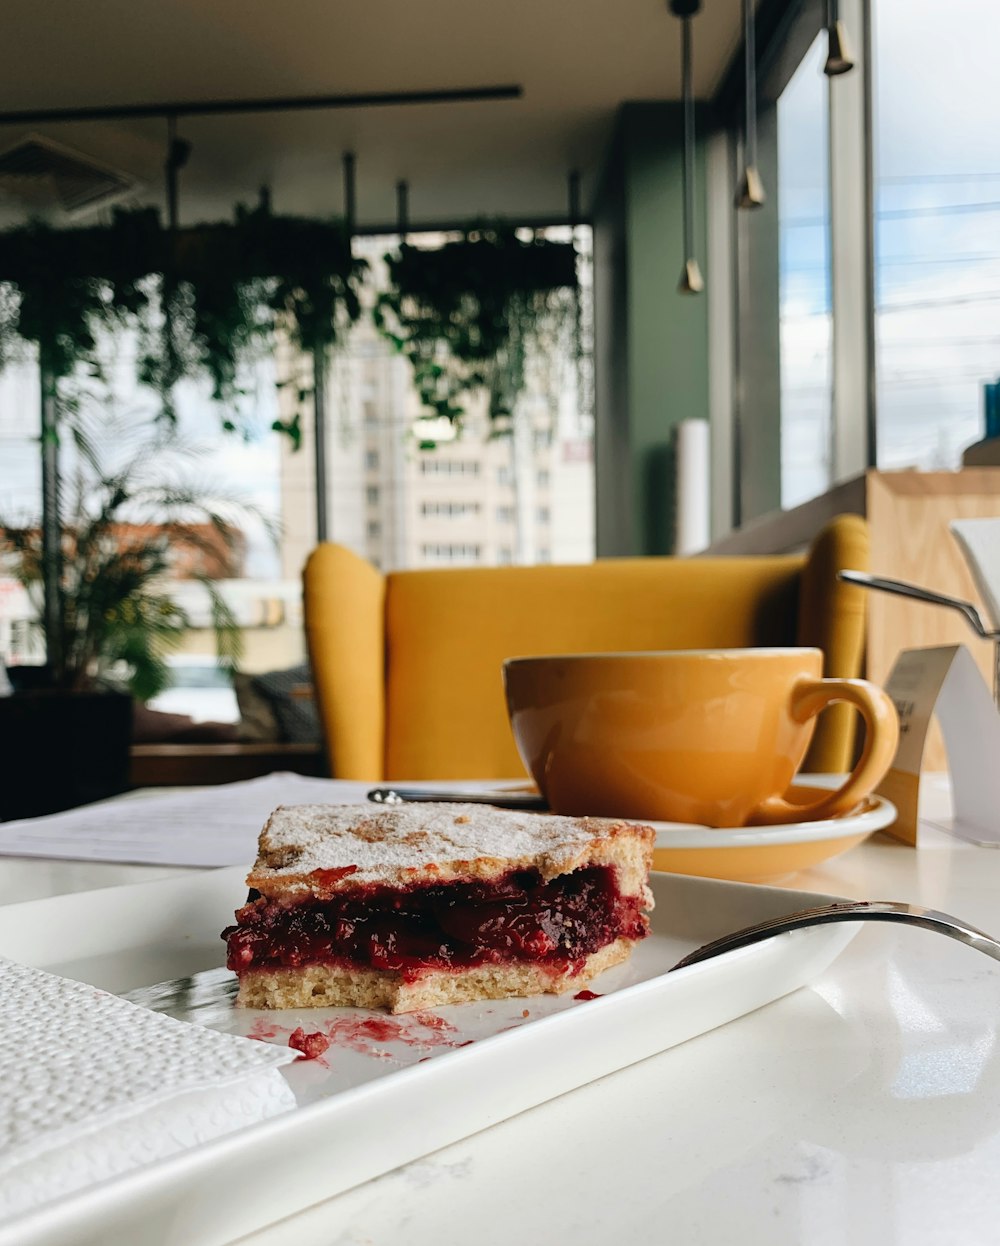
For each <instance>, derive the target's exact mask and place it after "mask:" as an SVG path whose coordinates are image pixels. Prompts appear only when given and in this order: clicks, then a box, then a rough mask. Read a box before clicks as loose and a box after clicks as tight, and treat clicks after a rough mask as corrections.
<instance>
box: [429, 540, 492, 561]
mask: <svg viewBox="0 0 1000 1246" xmlns="http://www.w3.org/2000/svg"><path fill="white" fill-rule="evenodd" d="M420 552H421V554H422V555H423V557H424V559H425V561H427V562H479V561H480V559H481V558H482V553H483V551H482V547H481V546H479V545H471V544H470V545H466V544H453V545H452V544H433V543H426V544H424V545H422V546H421V547H420Z"/></svg>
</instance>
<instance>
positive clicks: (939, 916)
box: [669, 900, 1000, 973]
mask: <svg viewBox="0 0 1000 1246" xmlns="http://www.w3.org/2000/svg"><path fill="white" fill-rule="evenodd" d="M829 922H899V923H901V924H902V925H905V926H921V927H923V929H924V930H933V931H935V932H936V933H937V934H943V935H948V937H949V938H951V939H957V940H958V941H959V942H960V943H965V944H968V946H969V947H971V948H975V949H976V951H977V952H985V953H986V955H987V956H992V957H993V959H994V960H1000V940H997V939H994V938H993V936H992V935H988V934H986V933H985V931H982V930H977V929H976V927H975V926H970V925H969V924H968V923H967V922H964V921H961V920H960V919H959V918H957V917H952V916H950V914H948V913H941V912H938V910H937V909H925V908H921V907H920V906H919V905H917V904H902V903H899V902H897V901H894V900H844V901H838V902H837V903H835V904H823V905H820V906H818V907H817V908H812V909H800V910H799V911H798V912H796V913H786V914H785V915H784V916H783V917H772V918H770V919H769V920H768V921H764V922H758V923H757V924H756V925H755V926H747V927H745V928H744V929H743V930H734V931H733V933H732V934H727V935H723V936H722V938H721V939H713V940H712V942H711V943H706V944H704V945H703V946H702V947H699V948H696V949H695V950H694V951H693V952H689V953H688V955H687V956H685V957H684V958H683V959H682V960H679V961H678V962H677V964H676V965H673V966H671V968H670V970H669V972H670V973H673V971H674V970H675V969H686V968H687V966H688V965H697V964H698V963H699V962H700V961H703V960H711V959H712V957H713V956H721V955H722V953H723V952H733V951H735V950H736V949H737V948H741V947H750V946H751V945H752V944H754V943H762V942H763V941H764V940H765V939H773V938H774V936H775V935H779V934H784V933H785V931H786V930H801V929H802V928H803V927H805V926H824V925H826V924H828V923H829Z"/></svg>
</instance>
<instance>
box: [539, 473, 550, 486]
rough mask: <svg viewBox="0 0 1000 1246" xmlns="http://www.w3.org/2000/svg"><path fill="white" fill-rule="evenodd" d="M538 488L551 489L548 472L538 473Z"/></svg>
mask: <svg viewBox="0 0 1000 1246" xmlns="http://www.w3.org/2000/svg"><path fill="white" fill-rule="evenodd" d="M538 487H539V489H547V488H548V487H549V473H548V472H546V471H541V472H539V473H538Z"/></svg>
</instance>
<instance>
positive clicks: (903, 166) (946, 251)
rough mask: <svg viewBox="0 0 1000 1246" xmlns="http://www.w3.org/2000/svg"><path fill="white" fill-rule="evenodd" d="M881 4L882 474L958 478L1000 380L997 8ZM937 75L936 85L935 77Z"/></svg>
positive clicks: (915, 0)
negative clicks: (943, 472) (951, 474)
mask: <svg viewBox="0 0 1000 1246" xmlns="http://www.w3.org/2000/svg"><path fill="white" fill-rule="evenodd" d="M941 15H942V10H940V9H935V8H932V7H931V5H930V3H929V2H928V0H877V3H876V4H875V5H874V9H873V18H874V25H873V41H874V44H875V57H876V63H877V74H876V77H875V92H876V95H875V125H876V133H875V230H876V233H875V257H876V264H875V286H876V350H875V358H876V386H877V389H876V392H877V411H878V437H877V444H878V464H879V466H880V467H885V468H897V467H904V466H914V467H920V468H945V469H949V468H955V467H958V466H959V465H960V463H961V453H962V450H963V449H964V448H965V446H967V445H968V444H969V443H970V442H973V441H977V440H979V438H981V437H982V436H983V432H984V424H983V419H984V416H983V401H984V395H983V386H984V383H987V382H990V381H995V380H996V379H997V376H998V374H1000V348H998V343H1000V242H998V238H1000V143H998V141H997V135H998V134H1000V94H998V92H997V87H996V64H995V62H996V47H997V34H998V31H1000V27H998V24H997V8H996V5H995V4H992V3H990V2H989V0H983V2H980V3H968V2H967V3H962V4H956V5H950V6H948V9H947V10H946V20H944V21H939V20H935V19H936V18H939V17H940V16H941ZM929 65H933V67H934V72H933V75H931V76H930V77H929V76H928V75H927V73H926V72H925V70H926V67H927V66H929Z"/></svg>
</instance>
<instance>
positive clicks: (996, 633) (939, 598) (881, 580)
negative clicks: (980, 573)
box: [837, 571, 1000, 710]
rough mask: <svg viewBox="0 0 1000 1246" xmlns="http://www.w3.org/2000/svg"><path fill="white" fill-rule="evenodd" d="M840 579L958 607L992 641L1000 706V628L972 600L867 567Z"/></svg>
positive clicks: (840, 575) (841, 574)
mask: <svg viewBox="0 0 1000 1246" xmlns="http://www.w3.org/2000/svg"><path fill="white" fill-rule="evenodd" d="M837 579H838V580H843V581H844V582H845V583H847V584H857V585H858V586H859V587H860V588H875V589H878V590H879V591H880V592H883V593H895V595H896V596H897V597H911V598H913V600H914V601H923V602H926V603H927V604H928V605H931V606H947V607H948V609H950V610H957V611H958V613H959V614H960V615H962V617H963V618H964V619H965V621H966V623H968V625H969V626H970V627H971V628H972V630H973V631H974V632H975V633H976V635H977V636H981V637H982V639H983V640H992V641H993V703H994V704H995V705H996V707H997V709H998V710H1000V630H993V631H991V630H990V629H989V628H988V627H987V626H986V624H985V623H984V622H983V618H982V615H981V614H980V613H979V611H978V610H977V609H976V607H975V606H974V605H973V604H972V602H971V601H962V600H961V598H959V597H949V596H947V594H945V593H934V592H932V591H931V590H930V589H929V588H920V587H919V586H918V585H916V584H908V583H907V582H906V581H905V580H890V579H888V578H887V577H886V576H884V575H869V574H868V572H867V571H838V572H837Z"/></svg>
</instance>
